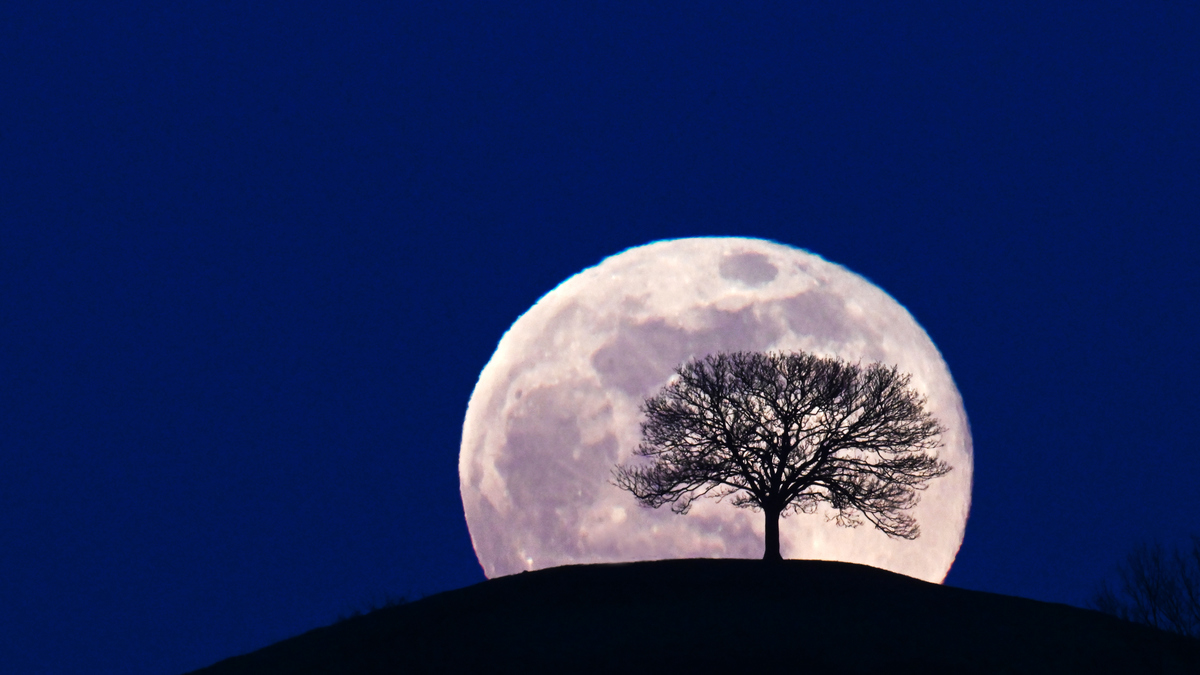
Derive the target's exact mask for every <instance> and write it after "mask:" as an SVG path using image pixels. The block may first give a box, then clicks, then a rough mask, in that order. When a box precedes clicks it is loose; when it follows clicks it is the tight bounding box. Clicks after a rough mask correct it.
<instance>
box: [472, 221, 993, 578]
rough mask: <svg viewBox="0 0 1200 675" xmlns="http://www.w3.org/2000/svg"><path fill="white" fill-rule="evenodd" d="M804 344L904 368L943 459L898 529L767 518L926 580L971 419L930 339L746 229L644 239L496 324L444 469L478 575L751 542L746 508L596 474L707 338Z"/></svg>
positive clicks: (754, 547) (944, 539) (942, 546)
mask: <svg viewBox="0 0 1200 675" xmlns="http://www.w3.org/2000/svg"><path fill="white" fill-rule="evenodd" d="M738 350H741V351H806V352H810V353H815V354H818V355H825V356H829V355H836V356H839V357H841V358H843V359H847V360H850V361H861V362H862V363H863V364H867V363H870V362H876V361H878V362H882V363H885V364H888V365H897V366H899V368H900V370H901V372H905V373H909V374H911V375H912V380H911V386H913V387H914V388H916V389H917V390H918V391H919V392H921V393H923V394H924V395H925V396H926V397H927V399H928V406H929V409H930V411H931V412H932V413H933V414H934V416H935V417H937V419H938V420H939V421H940V422H941V423H942V425H943V426H944V427H945V428H946V432H945V433H943V434H942V437H941V440H942V442H943V447H942V448H940V450H939V454H940V457H941V458H942V459H945V460H946V461H947V462H949V463H950V465H951V466H952V467H953V470H952V471H951V472H950V473H949V474H948V475H946V476H944V477H942V478H938V479H936V480H934V481H932V482H931V483H930V485H929V488H928V489H927V490H926V491H924V492H923V493H921V501H920V503H919V504H918V505H917V506H916V507H915V508H914V509H913V511H912V512H911V513H912V515H913V516H915V517H916V519H917V522H918V523H919V524H920V527H921V536H920V537H919V538H918V539H916V540H912V541H909V540H903V539H891V538H889V537H888V536H887V535H885V534H883V533H882V532H879V531H878V530H876V529H874V528H873V527H871V526H870V524H869V523H868V524H864V525H862V526H859V527H857V528H844V527H839V526H837V525H836V524H834V523H833V522H830V521H828V520H826V517H825V516H827V515H828V514H829V511H828V510H825V507H824V506H823V507H822V510H818V512H817V513H816V514H812V515H804V514H796V515H791V516H788V517H787V518H784V519H783V520H781V521H780V545H781V552H782V554H783V556H784V557H785V558H807V559H820V560H841V561H846V562H855V563H861V564H866V565H872V566H875V567H880V568H883V569H887V570H891V571H894V572H899V573H901V574H906V575H909V576H913V577H917V578H919V579H924V580H926V581H932V582H939V583H940V582H941V581H942V580H943V579H944V578H945V576H946V572H947V571H949V569H950V565H951V564H952V563H953V562H954V557H955V555H956V554H957V553H958V549H959V546H960V545H961V544H962V538H963V530H964V528H965V527H966V522H967V514H968V512H969V510H970V505H971V475H972V447H971V433H970V429H969V427H968V424H967V416H966V413H965V411H964V410H963V405H962V399H961V397H960V396H959V393H958V389H957V388H956V387H955V386H954V380H953V379H952V378H951V376H950V372H949V370H948V369H947V368H946V364H945V362H944V361H943V360H942V357H941V354H940V353H939V352H938V350H937V347H935V346H934V344H933V342H932V341H931V340H930V339H929V336H928V335H926V333H925V331H924V330H923V329H922V328H921V326H920V325H918V324H917V322H916V321H915V320H914V319H913V318H912V316H911V315H910V314H909V313H908V311H907V310H905V309H904V307H902V306H901V305H900V304H899V303H897V302H896V301H895V300H893V299H892V298H891V297H890V296H889V295H888V294H887V293H885V292H883V291H882V290H880V289H879V288H878V287H876V286H874V285H873V284H871V283H870V282H869V281H867V280H866V279H864V278H862V277H860V276H858V275H857V274H854V273H853V272H850V271H849V270H847V269H845V268H843V267H841V266H839V265H836V264H833V263H830V262H827V261H826V260H824V259H822V258H821V257H820V256H817V255H814V254H812V253H809V252H807V251H803V250H800V249H796V248H791V247H788V246H784V245H781V244H777V243H774V242H769V241H765V240H760V239H744V238H694V239H676V240H669V241H659V242H654V243H651V244H647V245H645V246H639V247H637V248H632V249H629V250H627V251H624V252H622V253H620V254H618V255H615V256H612V257H610V258H607V259H605V260H604V261H603V262H601V263H600V264H599V265H596V266H595V267H591V268H588V269H586V270H584V271H582V272H580V273H579V274H576V275H575V276H573V277H571V278H570V279H567V280H566V281H564V282H563V283H562V284H560V285H559V286H558V287H557V288H555V289H554V290H552V291H550V292H549V293H547V294H546V295H545V296H544V297H542V298H541V299H540V300H538V302H537V303H536V304H535V305H534V306H533V307H532V308H530V309H529V311H527V312H526V313H525V314H523V315H522V316H521V317H520V318H518V319H517V321H516V323H514V324H513V326H512V328H510V329H509V330H508V332H507V333H505V334H504V337H503V338H502V339H501V340H500V344H499V345H498V346H497V348H496V353H495V354H494V355H493V356H492V359H491V360H490V361H489V362H488V364H487V366H486V367H484V369H483V372H482V373H481V374H480V376H479V382H478V384H477V385H476V386H475V391H474V393H473V394H472V395H471V400H470V403H469V404H468V406H467V415H466V420H465V422H464V424H463V439H462V449H461V453H460V455H459V480H460V488H461V491H462V499H463V507H464V510H465V511H466V518H467V527H468V528H469V529H470V532H471V541H472V543H473V544H474V547H475V553H476V555H477V556H478V557H479V562H480V565H482V567H483V570H484V573H485V574H487V576H488V577H489V578H494V577H497V576H503V575H507V574H513V573H516V572H521V571H525V570H535V569H541V568H545V567H555V566H558V565H567V564H578V563H598V562H623V561H632V560H654V559H663V558H761V557H762V552H763V535H764V531H763V530H764V525H763V514H762V513H761V512H755V511H752V510H749V509H738V508H735V507H733V506H731V505H730V504H729V503H728V500H726V501H724V502H717V501H716V500H713V499H701V500H698V501H697V502H696V503H695V504H694V505H693V507H692V510H691V512H690V513H688V514H687V515H685V516H680V515H677V514H675V513H672V512H671V510H670V509H669V508H665V507H664V508H660V509H649V508H644V507H641V506H639V505H638V503H637V502H636V500H635V499H634V498H633V495H631V494H630V493H628V492H625V491H623V490H621V489H619V488H617V487H615V486H614V485H612V484H611V482H610V481H611V480H612V473H611V472H612V469H613V467H614V465H616V464H617V463H623V462H626V461H628V460H629V459H630V457H631V454H632V452H633V451H634V449H635V448H637V445H638V443H639V442H640V440H641V419H642V415H641V413H640V411H639V406H640V405H641V403H642V401H643V400H644V399H645V398H646V397H647V396H650V395H652V394H654V393H656V392H657V391H658V390H659V389H661V388H662V387H663V386H664V385H665V384H666V383H667V381H668V379H669V378H670V377H671V375H672V374H673V372H674V369H675V368H676V367H677V366H678V365H679V364H681V363H683V362H685V361H688V360H690V359H693V358H699V357H702V356H705V355H706V354H711V353H715V352H720V351H726V352H727V351H738Z"/></svg>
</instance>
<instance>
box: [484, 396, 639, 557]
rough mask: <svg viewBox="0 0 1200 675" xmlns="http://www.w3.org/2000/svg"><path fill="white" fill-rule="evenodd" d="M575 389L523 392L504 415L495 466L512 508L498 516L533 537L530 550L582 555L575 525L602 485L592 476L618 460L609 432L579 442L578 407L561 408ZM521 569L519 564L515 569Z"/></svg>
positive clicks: (608, 412)
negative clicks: (503, 434)
mask: <svg viewBox="0 0 1200 675" xmlns="http://www.w3.org/2000/svg"><path fill="white" fill-rule="evenodd" d="M575 390H576V386H575V384H574V383H566V384H563V385H559V386H557V387H538V388H536V389H533V390H531V391H526V392H524V394H523V395H522V396H521V398H520V402H519V403H518V404H517V405H518V409H517V410H515V411H514V412H513V414H512V415H511V416H510V417H509V421H508V433H507V434H506V441H505V447H504V450H503V452H501V453H500V458H499V459H498V461H497V462H496V469H497V471H498V472H499V473H500V475H501V476H502V477H503V478H504V482H505V484H506V485H507V486H508V497H509V499H510V500H511V503H512V507H513V508H512V511H511V512H510V513H508V514H506V515H504V516H501V518H502V519H503V520H506V521H508V527H509V528H511V531H514V532H525V533H530V534H532V535H534V537H535V541H536V542H537V543H536V544H535V546H534V548H537V549H543V548H548V549H550V550H554V551H556V552H558V553H560V554H567V555H570V556H578V555H579V554H580V553H581V551H580V549H579V544H580V539H579V523H580V522H581V520H582V518H583V514H584V513H585V512H586V511H587V510H588V509H589V508H590V506H591V505H592V503H593V502H594V501H595V500H596V496H597V492H598V491H599V490H600V489H602V488H603V487H605V484H604V482H603V481H602V480H597V476H601V477H603V476H607V475H608V473H609V470H610V469H611V467H612V466H613V465H614V464H616V462H617V439H616V438H615V437H614V436H613V435H612V434H607V435H606V436H605V437H604V438H602V439H601V440H599V441H598V442H595V443H584V442H583V439H582V438H581V435H580V431H579V424H578V422H577V421H576V418H575V416H574V415H572V414H570V413H571V411H572V410H574V409H576V408H577V406H572V405H569V404H567V405H564V400H566V399H570V398H571V397H572V395H573V393H575ZM605 412H606V413H607V414H609V415H611V413H612V411H611V410H607V411H605ZM601 414H605V413H601ZM524 565H525V561H523V560H521V561H518V562H517V564H516V565H515V567H523V566H524Z"/></svg>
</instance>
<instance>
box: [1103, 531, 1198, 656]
mask: <svg viewBox="0 0 1200 675" xmlns="http://www.w3.org/2000/svg"><path fill="white" fill-rule="evenodd" d="M1191 544H1192V545H1191V548H1190V549H1189V548H1176V549H1172V550H1170V551H1168V550H1167V549H1166V548H1164V547H1163V546H1162V544H1154V545H1153V546H1150V545H1145V544H1143V545H1141V546H1138V547H1137V548H1136V549H1134V550H1133V552H1132V553H1130V554H1129V556H1128V557H1127V558H1126V559H1125V562H1124V564H1122V565H1121V566H1120V567H1119V568H1118V570H1117V572H1118V578H1119V581H1118V583H1117V584H1116V586H1110V585H1109V583H1108V582H1107V581H1105V582H1103V583H1101V585H1100V587H1099V588H1098V589H1097V590H1096V593H1095V594H1094V595H1093V596H1092V598H1091V599H1090V601H1089V602H1088V605H1089V606H1090V607H1091V608H1092V609H1097V610H1100V611H1101V612H1104V613H1106V614H1112V615H1113V616H1117V617H1120V618H1122V619H1125V620H1126V621H1133V622H1134V623H1140V624H1144V625H1146V626H1153V627H1155V628H1160V629H1162V630H1167V631H1171V632H1172V633H1179V634H1180V635H1187V636H1190V637H1194V638H1200V537H1197V536H1195V535H1193V536H1192V542H1191Z"/></svg>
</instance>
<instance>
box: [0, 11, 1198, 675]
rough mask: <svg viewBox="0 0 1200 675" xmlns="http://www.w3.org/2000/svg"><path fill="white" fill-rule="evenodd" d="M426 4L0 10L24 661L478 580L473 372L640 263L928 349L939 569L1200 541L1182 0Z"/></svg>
mask: <svg viewBox="0 0 1200 675" xmlns="http://www.w3.org/2000/svg"><path fill="white" fill-rule="evenodd" d="M421 4H422V5H424V6H417V5H418V3H390V2H389V3H350V4H347V3H314V2H296V3H288V4H286V5H282V4H281V5H278V7H277V8H270V7H259V6H253V7H252V6H247V3H243V2H205V3H192V4H190V5H189V4H180V3H161V4H156V5H149V4H145V5H142V4H136V3H128V2H117V1H110V2H103V3H78V2H71V3H67V2H53V1H52V0H43V1H42V2H39V3H37V5H36V9H34V8H32V7H33V5H32V4H31V3H4V4H0V397H2V399H0V635H4V639H3V640H2V641H0V660H2V661H3V662H4V663H5V664H6V665H5V667H6V668H7V669H10V670H11V671H12V672H22V673H76V672H95V673H130V674H135V675H141V674H147V675H149V674H151V673H172V672H181V671H186V670H189V669H194V668H198V667H200V666H204V665H207V664H209V663H211V662H213V661H216V660H219V659H221V658H224V657H227V656H231V655H234V654H238V653H241V652H245V651H249V650H252V649H255V648H258V647H261V646H264V645H266V644H268V643H271V642H275V641H277V640H280V639H283V638H286V637H289V636H292V635H295V634H298V633H300V632H303V631H305V630H308V629H310V628H314V627H317V626H321V625H325V624H328V623H330V622H332V621H333V620H334V619H336V618H337V616H338V615H339V614H341V613H347V612H349V611H350V610H353V609H355V608H357V607H362V606H365V605H367V604H369V603H371V602H372V601H379V600H382V599H383V598H384V596H386V595H388V594H393V595H394V594H409V595H414V594H417V595H419V594H429V593H435V592H438V591H443V590H448V589H452V588H458V587H461V586H465V585H468V584H472V583H475V582H478V581H481V580H482V579H483V575H482V572H481V570H480V568H479V566H478V564H477V563H476V561H475V558H474V554H473V551H472V549H471V544H470V540H469V538H468V534H467V529H466V525H465V522H464V519H463V513H462V506H461V502H460V500H459V494H458V474H457V457H458V445H459V440H460V432H461V424H462V417H463V414H464V412H465V408H466V404H467V399H468V397H469V396H470V393H471V390H472V388H473V386H474V384H475V379H476V377H477V375H478V373H479V371H480V369H481V368H482V367H483V365H484V364H485V363H486V362H487V360H488V359H489V357H490V356H491V353H492V350H493V349H494V348H495V345H496V342H497V341H498V340H499V338H500V336H501V335H502V334H503V332H504V331H505V330H506V329H507V328H508V326H509V325H510V324H511V323H512V322H513V321H514V320H515V319H516V317H517V316H518V315H519V314H520V313H522V312H523V311H525V310H526V309H527V308H528V307H529V306H530V305H531V304H532V303H533V302H534V301H536V300H537V299H538V297H540V296H541V295H542V294H544V293H546V292H547V291H549V290H550V289H551V288H553V287H554V286H556V285H557V284H558V283H559V282H560V281H562V280H563V279H565V278H566V277H568V276H570V275H571V274H573V273H575V272H577V271H579V270H581V269H583V268H584V267H587V266H590V265H593V264H595V263H597V262H599V261H600V260H601V259H602V258H603V257H605V256H608V255H611V254H614V253H617V252H619V251H621V250H623V249H625V248H627V247H630V246H636V245H640V244H644V243H646V242H649V241H652V240H655V239H662V238H672V237H685V236H699V235H736V236H753V237H762V238H768V239H774V240H777V241H780V242H783V243H786V244H790V245H793V246H798V247H801V248H806V249H809V250H811V251H813V252H815V253H818V254H820V255H822V256H824V257H825V258H827V259H829V260H831V261H833V262H837V263H840V264H843V265H845V266H847V267H848V268H850V269H851V270H854V271H856V272H858V273H860V274H863V275H865V276H866V277H868V278H870V279H871V280H873V281H874V282H875V283H877V284H879V285H880V286H881V287H882V288H884V289H885V290H886V291H888V292H889V293H891V294H892V295H893V297H895V298H896V299H897V300H899V301H900V302H901V303H902V304H904V305H905V306H906V307H907V308H908V309H909V311H910V312H912V314H913V315H914V316H915V317H916V318H917V320H918V321H919V322H921V323H922V325H924V327H925V328H926V330H927V331H928V332H929V334H930V336H931V337H932V338H933V340H934V342H935V343H937V345H938V346H939V348H940V349H941V350H942V353H943V355H944V356H945V359H946V361H947V363H948V364H949V366H950V370H951V372H952V373H953V375H954V376H955V379H956V381H957V382H958V385H959V388H960V390H961V391H962V395H963V399H964V401H965V405H966V409H967V413H968V415H969V416H970V419H971V423H972V428H973V432H974V439H975V449H976V474H975V493H974V507H973V509H972V514H971V519H970V522H969V523H968V526H967V534H966V540H965V542H964V544H963V548H962V551H961V553H960V555H959V558H958V562H957V563H956V564H955V566H954V568H953V569H952V570H951V572H950V576H949V578H948V580H947V583H950V584H952V585H956V586H962V587H966V588H972V589H981V590H987V591H994V592H998V593H1006V594H1013V595H1020V596H1025V597H1030V598H1035V599H1039V600H1050V601H1057V602H1067V603H1073V604H1079V603H1082V602H1083V601H1084V600H1085V599H1086V597H1087V595H1088V594H1089V592H1090V591H1091V589H1092V588H1093V586H1094V585H1095V584H1096V583H1097V582H1098V581H1100V580H1101V579H1103V578H1105V577H1106V576H1107V575H1109V574H1110V573H1111V571H1112V569H1113V567H1114V565H1115V564H1116V563H1117V562H1118V561H1119V560H1120V559H1121V558H1122V557H1123V556H1124V555H1125V554H1126V552H1127V551H1128V550H1129V549H1130V548H1131V547H1132V546H1133V545H1134V544H1135V543H1136V542H1138V541H1140V540H1143V539H1159V540H1163V541H1168V542H1171V541H1176V540H1179V539H1181V538H1182V537H1184V536H1186V535H1187V534H1189V533H1192V532H1200V489H1197V478H1198V477H1200V447H1198V446H1200V442H1198V441H1197V436H1196V432H1195V423H1196V421H1197V419H1200V415H1198V414H1197V402H1198V401H1200V396H1198V394H1197V385H1196V383H1197V381H1198V380H1200V360H1198V358H1197V347H1196V339H1197V333H1198V332H1200V317H1198V313H1197V309H1196V305H1195V301H1196V297H1197V292H1198V290H1200V279H1198V277H1200V274H1198V273H1197V268H1196V260H1197V256H1198V255H1200V234H1198V233H1197V224H1198V222H1200V41H1198V40H1197V39H1196V36H1197V34H1200V10H1198V9H1197V6H1196V5H1195V3H1181V2H1174V3H1163V2H1138V3H1135V2H1104V1H1099V0H1092V1H1090V2H1086V3H1084V2H1060V3H1044V2H1036V3H1035V2H1013V1H1011V0H1009V1H1005V2H992V3H976V5H975V6H973V7H964V6H962V4H961V3H947V2H942V3H919V5H918V6H909V7H903V8H902V7H898V6H895V4H894V3H868V4H866V5H863V6H860V7H858V8H849V7H847V6H846V5H845V4H844V3H841V4H838V3H834V5H833V6H830V3H796V2H785V3H749V5H748V4H747V3H744V2H743V3H709V2H687V3H670V4H667V3H647V2H645V1H644V0H643V1H639V2H628V3H622V2H613V3H591V2H569V3H565V2H545V3H530V2H524V3H503V4H500V3H493V4H486V5H485V4H484V3H455V2H437V3H421ZM910 4H911V3H910ZM633 620H634V618H633V617H631V623H632V622H633ZM639 625H642V624H639ZM639 629H644V630H647V631H652V627H644V628H639Z"/></svg>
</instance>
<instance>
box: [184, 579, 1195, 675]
mask: <svg viewBox="0 0 1200 675" xmlns="http://www.w3.org/2000/svg"><path fill="white" fill-rule="evenodd" d="M476 669H479V670H483V671H496V670H500V671H521V672H526V673H536V672H555V673H578V672H612V671H628V670H631V669H636V670H637V671H641V672H655V673H664V672H698V671H710V672H716V669H727V672H741V673H751V672H763V673H768V672H769V673H808V672H812V673H837V674H839V675H841V674H845V673H876V672H888V673H905V672H923V673H930V672H932V673H937V672H954V673H1089V674H1091V673H1104V672H1124V673H1200V641H1196V640H1191V639H1188V638H1182V637H1179V636H1175V635H1171V634H1168V633H1163V632H1160V631H1156V630H1153V629H1150V628H1146V627H1143V626H1138V625H1135V624H1131V623H1128V622H1125V621H1121V620H1119V619H1116V618H1113V617H1110V616H1106V615H1104V614H1100V613H1099V612H1093V611H1090V610H1085V609H1079V608H1076V607H1070V606H1067V605H1060V604H1053V603H1046V602H1038V601H1035V600H1027V599H1023V598H1015V597H1009V596H1003V595H996V594H992V593H983V592H979V591H968V590H963V589H959V588H953V587H949V586H941V585H938V584H931V583H927V582H924V581H920V580H917V579H913V578H910V577H906V576H903V575H899V574H894V573H892V572H887V571H884V570H880V569H876V568H873V567H866V566H862V565H854V564H849V563H837V562H824V561H802V560H788V561H784V562H782V563H776V564H774V565H772V564H768V563H764V562H763V561H759V560H663V561H652V562H638V563H625V564H603V565H573V566H567V567H557V568H551V569H545V570H540V571H537V572H526V573H522V574H517V575H513V576H508V577H501V578H498V579H492V580H489V581H485V582H483V583H480V584H476V585H474V586H469V587H467V588H462V589H459V590H454V591H448V592H445V593H440V594H438V595H434V596H430V597H427V598H424V599H422V600H419V601H416V602H413V603H409V604H404V605H399V606H395V607H388V608H385V609H381V610H377V611H374V612H371V613H370V614H366V615H363V616H360V617H356V618H353V619H349V620H346V621H343V622H340V623H337V624H334V625H332V626H328V627H325V628H318V629H316V630H312V631H309V632H307V633H305V634H303V635H300V636H297V637H294V638H291V639H288V640H284V641H282V642H279V643H276V644H274V645H271V646H269V647H265V648H263V649H260V650H258V651H256V652H253V653H250V654H246V655H243V656H237V657H234V658H230V659H226V660H224V661H221V662H220V663H217V664H214V665H212V666H209V667H208V668H204V669H202V670H198V671H196V672H195V674H194V675H242V674H249V673H255V674H262V673H271V674H272V675H276V674H286V673H297V674H299V673H356V674H358V673H361V674H367V673H397V672H398V673H405V672H470V671H471V670H476Z"/></svg>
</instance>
